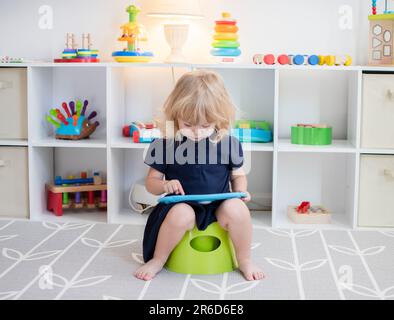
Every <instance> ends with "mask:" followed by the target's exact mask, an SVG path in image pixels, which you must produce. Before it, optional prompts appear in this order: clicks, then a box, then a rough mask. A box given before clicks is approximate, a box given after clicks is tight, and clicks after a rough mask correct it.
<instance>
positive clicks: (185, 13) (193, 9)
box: [144, 0, 203, 19]
mask: <svg viewBox="0 0 394 320" xmlns="http://www.w3.org/2000/svg"><path fill="white" fill-rule="evenodd" d="M144 11H145V12H146V14H147V16H149V17H156V18H182V19H202V18H203V15H202V12H201V6H200V1H199V0H145V1H144Z"/></svg>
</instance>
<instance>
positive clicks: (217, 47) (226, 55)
mask: <svg viewBox="0 0 394 320" xmlns="http://www.w3.org/2000/svg"><path fill="white" fill-rule="evenodd" d="M215 32H216V33H215V34H214V35H213V39H214V42H213V43H212V47H213V49H212V50H211V55H213V56H214V57H218V58H219V62H234V61H235V58H236V57H239V56H240V55H241V50H240V49H239V47H240V43H239V41H238V34H237V32H238V27H237V21H236V20H235V19H232V18H231V14H230V13H228V12H223V13H222V19H221V20H219V21H216V26H215Z"/></svg>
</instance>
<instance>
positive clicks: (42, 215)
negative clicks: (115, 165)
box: [29, 147, 109, 223]
mask: <svg viewBox="0 0 394 320" xmlns="http://www.w3.org/2000/svg"><path fill="white" fill-rule="evenodd" d="M29 153H30V154H29V156H30V166H32V167H34V170H30V179H29V180H30V194H31V196H30V210H31V218H32V219H33V220H39V221H41V220H44V221H82V222H103V223H104V222H107V213H106V212H105V211H102V210H96V209H94V210H85V209H81V210H79V209H78V210H65V211H64V213H63V216H61V217H57V216H55V214H54V213H53V212H50V211H48V210H47V198H46V193H45V184H47V183H50V182H53V181H54V178H55V177H56V176H62V177H68V176H70V175H73V176H78V175H79V173H80V172H87V173H88V177H91V176H93V173H94V172H100V175H101V176H102V177H103V179H104V181H105V180H107V154H106V150H103V149H90V148H62V147H32V148H30V150H29ZM108 200H109V199H108Z"/></svg>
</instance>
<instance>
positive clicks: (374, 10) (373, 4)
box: [372, 0, 377, 15]
mask: <svg viewBox="0 0 394 320" xmlns="http://www.w3.org/2000/svg"><path fill="white" fill-rule="evenodd" d="M376 1H377V0H372V14H373V15H376Z"/></svg>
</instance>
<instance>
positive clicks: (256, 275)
mask: <svg viewBox="0 0 394 320" xmlns="http://www.w3.org/2000/svg"><path fill="white" fill-rule="evenodd" d="M239 270H240V271H241V272H242V273H243V275H244V277H245V278H246V280H248V281H253V280H262V279H263V278H265V275H264V273H263V271H262V270H261V269H260V268H259V267H258V266H256V265H255V264H254V263H253V262H251V261H250V260H245V261H242V262H241V261H240V262H239Z"/></svg>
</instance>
